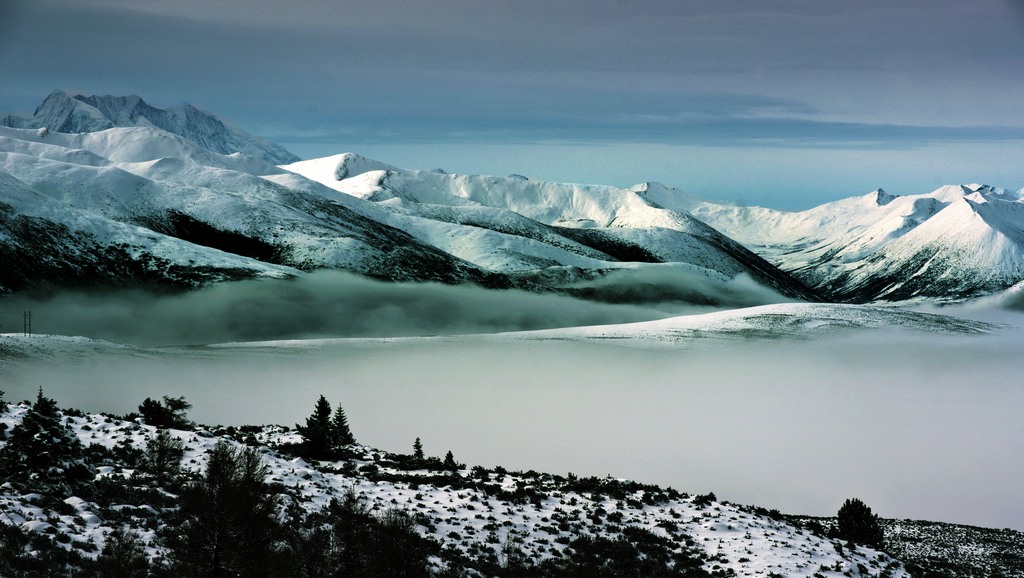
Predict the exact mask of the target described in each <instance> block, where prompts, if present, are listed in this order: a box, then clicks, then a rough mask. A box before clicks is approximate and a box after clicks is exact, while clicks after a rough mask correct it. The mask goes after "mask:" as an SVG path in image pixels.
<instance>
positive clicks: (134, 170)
mask: <svg viewBox="0 0 1024 578" xmlns="http://www.w3.org/2000/svg"><path fill="white" fill-rule="evenodd" d="M51 96H52V98H51V99H50V100H54V101H57V100H59V98H58V96H59V95H51ZM69 100H73V101H74V103H72V104H73V112H74V111H77V113H76V114H78V115H79V116H77V117H76V116H75V115H74V114H71V115H68V116H67V118H68V119H71V118H79V117H81V118H86V119H93V120H95V119H96V118H98V117H96V114H98V113H96V112H95V111H93V110H92V109H90V108H88V107H92V108H94V109H95V110H96V111H101V112H102V111H106V112H105V113H104V114H107V113H109V115H112V116H115V117H117V115H114V114H113V113H112V112H111V110H114V109H116V108H117V107H116V106H115V105H116V104H118V103H123V102H127V101H130V100H132V99H130V98H129V99H127V100H126V99H120V98H113V97H112V98H104V99H93V100H92V101H90V102H94V103H95V104H96V105H97V106H98V105H100V104H103V106H101V107H100V108H97V107H96V106H93V105H92V104H89V103H88V102H86V101H85V100H79V99H76V98H70V99H69ZM75 103H77V104H75ZM104 103H106V104H104ZM138 106H141V105H138ZM138 106H137V108H138ZM45 108H47V109H49V108H53V107H45ZM122 108H123V107H122ZM101 109H102V110H101ZM117 110H121V109H117ZM50 116H53V115H50ZM100 116H102V117H103V118H104V119H106V118H107V116H104V115H100ZM117 118H120V117H117ZM79 120H80V122H78V124H76V125H74V127H75V128H79V129H85V128H92V127H93V125H92V124H89V123H88V122H85V121H84V120H81V119H79ZM69 122H70V121H69ZM76 122H77V121H76ZM90 122H91V121H90ZM97 122H99V124H98V125H95V126H105V124H104V123H103V122H101V121H97ZM61 126H63V125H61ZM283 169H286V170H282V168H278V167H276V166H273V165H271V164H269V163H267V162H266V161H264V160H262V159H258V158H253V157H250V156H246V155H244V154H240V153H233V154H230V155H225V154H220V153H217V152H214V151H211V150H209V149H208V148H206V147H205V146H203V145H202V144H197V143H196V142H194V141H193V140H190V139H189V138H186V137H183V136H180V135H178V134H175V133H172V132H168V131H166V130H163V129H161V128H158V127H156V126H133V127H113V128H106V129H103V130H97V131H93V132H81V133H64V132H56V131H54V130H50V129H48V128H45V127H44V128H38V129H25V128H22V129H18V128H8V127H0V171H2V172H3V173H4V175H5V178H4V179H3V181H0V186H3V187H10V188H12V190H16V191H20V192H19V194H21V196H22V197H24V200H23V201H22V202H21V204H19V205H17V206H14V205H12V212H11V216H10V218H15V217H17V216H20V215H28V214H32V211H33V210H34V209H33V207H32V206H31V204H32V203H31V202H30V201H29V200H27V199H30V198H31V199H38V200H39V202H41V203H48V204H54V203H56V204H57V205H59V206H63V207H64V208H65V209H66V210H67V211H78V212H82V213H88V214H89V215H91V216H92V218H94V219H100V220H102V222H104V223H108V222H109V223H120V224H122V225H127V226H130V227H131V228H132V229H130V230H133V231H135V234H136V235H138V236H139V237H140V240H137V241H136V240H132V239H125V238H122V237H123V235H122V236H118V237H116V238H115V237H112V236H110V235H109V234H108V231H107V230H106V229H103V230H100V228H95V230H84V232H87V233H88V234H89V235H90V237H89V238H90V239H92V241H91V242H92V243H93V244H94V245H95V246H97V247H104V246H108V245H114V244H116V245H117V246H119V247H120V246H128V247H132V248H133V251H134V253H133V255H134V256H133V257H132V258H131V259H128V260H129V261H134V262H138V261H140V260H144V259H145V258H148V257H145V256H146V255H149V253H148V252H147V251H146V250H145V247H146V246H147V242H148V241H146V240H147V239H148V240H151V239H158V238H159V239H163V238H167V239H173V240H175V242H177V243H179V244H181V246H182V247H185V248H183V249H182V250H181V251H180V254H179V257H175V253H174V252H173V251H172V252H165V253H164V254H162V255H161V256H160V258H161V259H163V261H161V262H166V263H168V264H173V266H174V267H177V268H178V269H180V270H184V269H188V268H189V267H190V265H194V266H195V267H197V268H200V269H202V270H207V269H210V268H211V267H212V263H213V261H212V260H211V259H212V257H211V258H207V259H205V260H204V259H197V258H196V254H197V252H198V253H203V254H207V253H209V252H210V251H213V250H216V251H219V252H220V253H226V254H231V255H232V257H233V258H234V259H235V260H236V261H237V264H238V266H237V267H235V268H234V269H235V270H236V272H237V273H238V274H235V275H232V276H230V277H231V278H237V277H246V276H260V275H269V274H273V275H274V276H280V275H287V274H299V271H308V270H313V269H319V268H333V269H343V270H348V271H353V272H356V273H360V274H365V275H370V276H373V277H376V278H382V279H388V280H428V281H441V282H447V283H457V282H463V281H474V282H477V283H479V284H482V285H484V286H488V287H509V286H519V287H529V288H538V287H540V286H546V287H551V286H553V285H560V286H562V287H561V290H568V289H565V287H564V285H565V284H566V283H569V284H571V283H572V282H574V281H576V280H580V279H584V280H589V279H593V278H594V277H597V276H601V275H603V274H605V273H606V272H607V271H610V270H614V269H622V268H625V269H637V268H643V267H647V266H651V265H653V264H658V265H659V266H667V267H671V268H673V269H674V270H677V271H680V272H682V273H685V274H686V275H696V276H697V277H699V278H701V279H706V280H707V281H708V282H709V283H710V284H712V285H714V284H725V283H729V282H730V281H732V280H733V279H734V278H735V277H737V276H740V275H746V276H748V277H750V278H752V279H754V280H755V281H756V282H758V283H760V284H762V285H766V286H768V287H771V288H773V289H774V290H776V291H779V292H781V293H783V294H784V295H787V296H789V297H796V298H804V299H814V298H815V296H814V294H813V293H811V292H810V291H808V290H807V289H806V288H805V287H804V286H802V285H801V284H800V283H799V282H796V281H795V280H793V279H792V278H791V277H789V276H788V275H786V274H784V273H782V272H780V271H779V270H778V269H777V268H775V267H774V266H772V265H770V264H769V263H768V262H766V261H764V260H763V259H761V258H759V257H757V256H756V255H754V254H753V253H751V252H750V251H749V250H747V249H745V248H744V247H742V246H741V245H740V244H739V243H736V242H735V241H732V240H731V239H729V238H727V237H725V236H724V235H722V234H720V233H718V232H717V231H715V230H714V229H712V228H711V227H709V226H707V225H705V224H704V223H701V222H700V221H697V220H696V219H694V218H692V217H691V216H689V215H687V214H685V213H680V212H676V211H670V210H666V209H663V208H660V207H656V206H652V205H650V204H649V203H648V202H646V201H645V200H644V199H643V198H642V197H640V196H639V195H637V194H636V193H635V192H633V191H629V190H624V189H616V188H614V187H600V186H582V185H565V184H555V183H542V182H537V181H530V180H527V179H523V178H516V177H509V178H497V177H477V176H461V175H447V174H444V173H440V172H422V171H404V170H401V169H398V168H395V167H392V166H389V165H386V164H383V163H379V162H376V161H372V160H369V159H364V158H362V157H358V156H356V155H352V154H346V155H339V156H335V157H328V158H325V159H317V160H312V161H303V162H299V163H294V164H290V165H284V166H283ZM29 191H30V192H32V193H34V195H29V196H25V193H26V192H29ZM13 196H15V195H14V193H12V197H13ZM60 222H63V221H60ZM97 222H99V221H97ZM109 228H110V227H107V229H109ZM125 230H126V231H127V230H129V229H125ZM12 243H13V241H12ZM18 246H19V247H27V246H28V245H27V244H26V243H25V242H24V241H21V242H20V245H18ZM194 246H199V248H195V247H194ZM37 247H38V248H39V250H40V251H41V252H40V253H39V254H37V255H31V254H28V253H26V254H25V255H24V256H22V257H19V258H21V259H22V260H23V261H25V262H26V263H28V262H31V261H32V260H33V259H36V260H41V261H44V262H46V261H48V260H52V259H57V260H66V259H72V260H73V259H74V257H73V255H75V254H76V253H74V252H72V253H70V254H68V253H67V252H61V251H60V250H59V249H57V248H55V246H54V245H53V243H51V244H50V245H46V246H43V245H37ZM12 250H13V249H12ZM48 251H49V252H55V253H57V255H56V256H50V255H49V253H48ZM29 253H30V252H29ZM170 266H171V265H167V266H166V267H163V269H167V268H168V267H170ZM145 267H147V268H148V269H147V270H149V271H150V273H152V272H153V271H152V270H153V269H160V267H156V266H153V265H152V264H147V265H146V266H145ZM261 267H263V268H267V271H264V270H263V269H261ZM213 268H214V269H215V268H216V267H213ZM32 270H33V269H32V268H31V267H25V268H24V269H23V271H22V274H21V276H20V277H17V278H15V277H12V276H11V275H8V277H9V278H7V279H0V284H3V285H4V286H5V287H6V288H7V289H8V290H16V289H19V288H23V287H30V286H32V285H33V280H32V279H31V278H30V277H31V272H32ZM40 271H41V272H40V278H39V279H37V280H36V281H38V282H39V283H42V284H46V285H50V286H53V285H59V284H61V282H62V280H64V281H67V282H68V283H69V284H73V283H76V282H78V281H80V280H81V279H82V278H83V276H82V275H78V276H73V275H72V276H64V275H57V274H51V272H48V271H46V270H45V269H43V270H40ZM113 276H116V274H114V273H110V274H103V275H96V276H95V277H96V278H98V279H109V278H110V277H113ZM221 276H222V277H224V278H227V277H229V276H226V275H221ZM136 277H138V276H136ZM142 277H144V278H146V279H149V278H150V277H155V278H157V279H159V278H160V277H161V275H159V274H155V273H154V274H151V275H149V277H146V276H142ZM165 277H166V278H167V280H172V281H180V279H177V278H171V277H170V276H165ZM216 278H218V277H217V276H215V275H212V274H211V275H206V276H204V275H198V276H195V277H194V278H192V281H194V282H201V281H203V280H207V279H210V280H212V279H216ZM710 299H712V300H713V298H710Z"/></svg>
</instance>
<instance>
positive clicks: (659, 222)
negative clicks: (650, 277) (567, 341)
mask: <svg viewBox="0 0 1024 578" xmlns="http://www.w3.org/2000/svg"><path fill="white" fill-rule="evenodd" d="M282 168H284V169H286V170H288V171H292V172H294V173H297V174H299V175H302V176H304V177H307V178H309V179H310V180H313V181H316V182H318V183H321V184H323V185H325V186H327V187H330V188H331V189H334V190H336V191H338V192H341V193H344V194H345V195H347V196H351V197H355V198H358V199H362V200H365V201H369V202H371V203H373V204H374V205H376V206H377V207H379V208H381V209H383V211H384V212H385V213H386V214H387V215H388V217H386V219H385V220H386V222H388V223H389V224H391V225H393V226H395V227H398V228H401V229H402V230H404V231H407V232H409V233H410V234H412V235H414V236H416V237H417V238H418V239H420V240H422V241H424V242H427V243H430V244H432V245H434V246H437V247H439V248H441V249H443V250H445V251H446V252H448V253H451V254H453V255H455V256H457V257H460V258H462V259H465V260H467V261H469V262H472V263H474V264H476V265H478V266H480V267H483V268H486V269H488V270H493V271H503V272H508V273H517V272H522V271H536V270H540V269H544V268H549V267H577V268H583V269H599V268H607V267H610V266H614V265H613V264H617V263H630V262H633V263H672V264H675V265H677V266H679V267H681V268H684V269H686V270H687V271H689V272H693V273H697V274H699V275H703V276H706V277H708V278H710V279H714V280H716V281H725V280H728V279H730V278H733V277H735V276H736V275H739V274H741V273H745V274H748V275H750V276H751V277H753V278H754V279H755V280H756V281H758V282H759V283H761V284H764V285H766V286H769V287H772V288H774V289H776V290H778V291H780V292H782V293H783V294H786V295H789V296H794V297H799V298H805V299H814V298H815V296H814V295H813V293H811V292H809V291H807V290H806V288H805V287H803V286H802V285H801V284H800V283H798V282H796V281H794V280H793V279H792V278H790V277H789V276H788V275H785V274H780V272H779V271H778V269H776V268H775V267H774V266H772V265H771V264H769V263H768V262H767V261H765V260H764V259H762V258H760V257H758V256H757V255H755V254H754V253H752V252H751V251H749V250H747V249H746V248H744V247H743V246H742V245H740V244H739V243H737V242H735V241H733V240H732V239H730V238H728V237H726V236H725V235H723V234H721V233H719V232H718V231H716V230H715V229H713V228H712V227H709V226H708V225H706V224H705V223H703V222H701V221H699V220H697V219H695V218H693V217H692V216H690V215H689V214H687V213H686V212H683V211H675V210H671V209H666V208H664V207H660V206H658V205H655V204H653V203H650V202H649V201H648V200H646V199H645V198H644V197H643V196H642V195H638V194H637V193H636V192H635V191H633V190H629V189H619V188H616V187H610V186H600V185H579V184H563V183H551V182H545V181H536V180H531V179H527V178H524V177H520V176H511V177H496V176H476V175H457V174H448V173H445V172H443V171H438V170H435V171H408V170H402V169H397V168H395V167H390V166H388V165H384V164H382V163H378V162H376V161H371V160H368V159H365V158H362V157H360V156H358V155H355V154H351V153H349V154H343V155H336V156H332V157H326V158H322V159H313V160H308V161H300V162H298V163H293V164H290V165H284V166H283V167H282ZM620 266H621V265H620Z"/></svg>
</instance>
